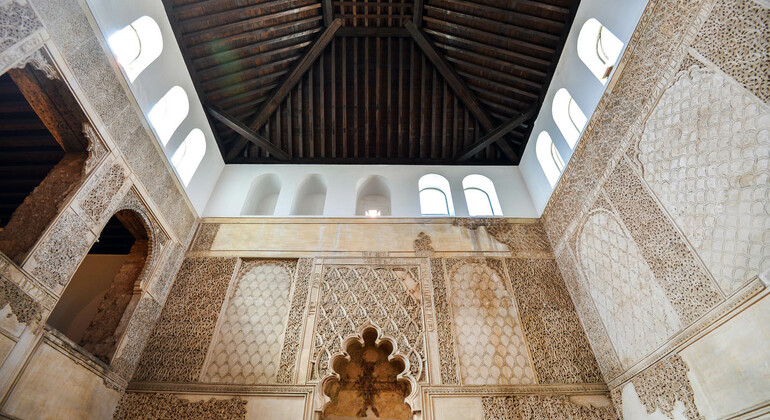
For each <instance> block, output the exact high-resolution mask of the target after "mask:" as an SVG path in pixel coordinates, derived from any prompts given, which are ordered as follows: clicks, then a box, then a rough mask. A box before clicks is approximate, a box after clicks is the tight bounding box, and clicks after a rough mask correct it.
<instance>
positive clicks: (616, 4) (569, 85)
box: [498, 0, 648, 217]
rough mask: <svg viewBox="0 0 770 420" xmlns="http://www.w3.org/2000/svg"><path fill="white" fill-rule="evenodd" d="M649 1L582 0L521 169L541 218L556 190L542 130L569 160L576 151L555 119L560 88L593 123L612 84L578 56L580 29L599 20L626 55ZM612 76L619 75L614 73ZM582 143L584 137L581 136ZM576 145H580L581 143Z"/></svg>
mask: <svg viewBox="0 0 770 420" xmlns="http://www.w3.org/2000/svg"><path fill="white" fill-rule="evenodd" d="M647 3H648V1H647V0H624V1H617V0H582V1H581V2H580V7H579V8H578V11H577V14H576V15H575V21H574V23H573V24H572V28H571V29H570V33H569V35H568V36H567V42H566V44H565V45H564V50H563V51H562V54H561V58H560V60H559V64H558V65H557V67H556V71H555V72H554V75H553V79H552V80H551V84H550V85H549V87H548V93H547V94H546V97H545V101H543V107H542V108H541V109H540V113H539V114H538V116H537V119H536V120H535V125H534V127H533V129H532V134H531V135H530V138H529V142H528V143H527V147H526V149H525V150H524V154H523V155H522V158H521V162H520V163H519V169H520V170H521V174H522V176H523V177H524V182H525V183H526V185H527V189H528V190H529V192H530V198H531V200H532V203H533V205H534V207H535V211H536V213H537V217H540V215H541V214H542V213H543V210H545V206H546V204H548V200H549V199H550V198H551V194H552V193H553V190H554V188H553V187H551V185H550V184H549V182H548V179H547V178H546V176H545V172H543V169H542V167H541V166H540V162H538V160H537V153H536V152H535V143H537V136H538V135H539V134H540V133H541V132H542V131H547V132H548V134H549V135H550V136H551V139H553V142H554V144H555V145H556V148H557V149H558V150H559V153H560V154H561V156H562V158H563V159H564V162H565V163H566V162H568V161H569V160H570V158H571V157H572V153H573V151H574V150H573V149H571V148H570V146H569V144H568V143H567V140H565V139H564V136H562V134H561V131H560V130H559V127H558V126H557V125H556V122H555V121H554V120H553V114H552V112H551V106H552V103H553V97H554V95H555V94H556V92H557V91H558V90H559V89H561V88H566V89H567V91H569V93H570V95H572V98H573V99H574V100H575V103H577V105H578V106H579V107H580V109H581V110H582V111H583V112H584V113H585V114H586V116H588V118H589V122H590V119H591V117H592V116H593V113H594V110H596V106H597V105H598V104H599V100H600V99H601V97H602V95H603V94H604V91H605V88H606V87H607V86H609V85H610V84H611V81H610V82H608V83H607V85H604V84H602V83H601V82H600V81H599V80H598V79H597V78H596V76H594V75H593V73H591V70H589V69H588V67H587V66H586V65H585V64H583V62H582V61H581V60H580V58H579V57H578V53H577V40H578V35H579V34H580V29H582V28H583V24H584V23H585V22H586V21H587V20H588V19H591V18H594V19H596V20H598V21H599V22H600V23H601V24H602V25H604V26H605V27H606V28H607V29H609V31H610V32H612V33H613V34H614V35H615V36H617V37H618V38H619V39H620V40H621V41H623V51H622V52H621V57H622V54H623V53H625V48H626V46H627V45H628V41H629V40H630V39H631V35H632V34H633V33H634V30H635V29H636V25H637V23H638V22H639V19H640V18H641V16H642V13H643V12H644V9H645V7H646V6H647ZM618 61H620V60H618ZM616 66H617V63H616ZM612 76H617V75H615V74H613V75H612ZM581 137H582V133H581ZM579 142H580V139H578V143H579ZM575 145H576V147H577V143H576V144H575ZM557 183H558V181H557ZM555 185H556V184H555ZM498 191H499V190H498Z"/></svg>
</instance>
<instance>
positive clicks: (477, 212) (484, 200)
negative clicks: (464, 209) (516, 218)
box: [463, 174, 503, 216]
mask: <svg viewBox="0 0 770 420" xmlns="http://www.w3.org/2000/svg"><path fill="white" fill-rule="evenodd" d="M463 192H464V193H465V202H466V204H467V205H468V214H469V215H471V216H501V215H502V214H503V211H502V209H501V208H500V200H499V199H498V197H497V191H495V184H494V183H492V181H491V180H490V179H489V178H487V177H485V176H483V175H477V174H474V175H468V176H466V177H465V179H463Z"/></svg>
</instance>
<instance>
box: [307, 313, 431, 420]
mask: <svg viewBox="0 0 770 420" xmlns="http://www.w3.org/2000/svg"><path fill="white" fill-rule="evenodd" d="M351 365H353V366H352V369H350V368H349V367H350V366H351ZM330 366H331V370H330V371H329V372H328V373H327V374H326V376H324V378H323V379H322V380H321V381H319V383H318V386H317V389H316V400H315V410H316V411H318V412H321V413H324V414H335V415H349V416H350V415H355V416H356V417H371V416H372V415H374V416H376V417H377V418H379V417H383V418H386V417H387V418H389V419H390V418H404V419H411V418H412V412H419V411H421V410H422V403H421V399H420V387H419V385H418V381H417V379H416V378H415V377H414V376H412V375H411V372H412V371H413V370H412V369H410V366H409V356H408V355H407V354H405V353H403V352H402V351H400V349H399V347H398V339H396V338H394V337H390V336H387V335H384V334H383V332H382V330H381V329H380V328H377V327H376V326H373V325H364V326H362V328H361V329H360V330H359V331H358V332H357V333H354V334H352V335H350V336H348V337H345V339H344V340H343V342H342V347H341V350H340V351H338V352H337V353H335V354H333V355H332V357H331V359H330ZM359 369H360V371H359ZM351 381H352V382H351ZM350 391H355V393H356V394H357V395H355V396H353V395H346V394H350ZM346 396H347V398H345V397H346ZM350 397H352V398H350ZM351 400H353V401H351ZM351 402H352V404H353V406H352V407H351ZM382 404H388V405H392V406H389V407H383V406H382ZM404 404H406V406H405V407H404V406H403V405H404ZM335 408H336V409H338V410H340V409H341V410H342V411H344V410H345V409H347V410H350V409H351V408H354V409H355V408H357V409H359V410H358V411H357V412H356V413H343V412H333V413H329V412H328V411H329V410H330V409H335ZM399 414H400V415H399Z"/></svg>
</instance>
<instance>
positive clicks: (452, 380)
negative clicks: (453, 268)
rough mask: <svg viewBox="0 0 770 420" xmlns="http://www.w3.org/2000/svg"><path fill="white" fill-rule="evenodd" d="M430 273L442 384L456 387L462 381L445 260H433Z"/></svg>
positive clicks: (431, 260)
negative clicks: (458, 373) (456, 352)
mask: <svg viewBox="0 0 770 420" xmlns="http://www.w3.org/2000/svg"><path fill="white" fill-rule="evenodd" d="M430 273H431V283H433V305H434V307H435V311H436V330H437V333H438V354H439V365H440V366H439V368H440V370H441V383H442V384H445V385H454V384H458V383H459V382H460V381H459V378H458V377H457V355H456V354H455V340H454V335H453V334H452V327H453V325H452V324H453V322H452V313H451V311H450V309H449V299H448V290H447V282H446V276H445V274H444V260H442V259H441V258H431V259H430Z"/></svg>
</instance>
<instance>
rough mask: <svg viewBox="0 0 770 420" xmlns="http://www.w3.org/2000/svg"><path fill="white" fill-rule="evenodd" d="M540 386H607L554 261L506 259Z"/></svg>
mask: <svg viewBox="0 0 770 420" xmlns="http://www.w3.org/2000/svg"><path fill="white" fill-rule="evenodd" d="M506 264H507V267H508V272H509V274H510V276H511V285H512V289H513V293H514V296H515V297H516V302H517V304H518V305H519V313H520V314H521V322H522V326H523V328H524V333H525V335H526V337H527V342H528V344H529V346H530V349H531V351H532V359H533V363H534V365H535V370H536V371H537V378H538V382H539V383H596V382H603V379H602V376H601V373H600V372H599V366H598V364H597V363H596V359H595V358H594V355H593V352H592V351H591V347H590V345H589V344H588V339H587V338H586V335H585V332H583V328H582V326H581V325H580V319H579V318H578V315H577V312H576V311H575V307H574V306H573V304H572V299H570V296H569V293H568V292H567V289H566V287H565V285H564V281H563V280H562V278H561V274H560V273H559V269H558V267H557V266H556V262H555V261H554V260H550V259H506Z"/></svg>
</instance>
